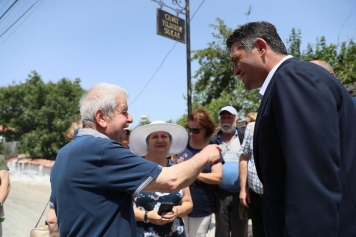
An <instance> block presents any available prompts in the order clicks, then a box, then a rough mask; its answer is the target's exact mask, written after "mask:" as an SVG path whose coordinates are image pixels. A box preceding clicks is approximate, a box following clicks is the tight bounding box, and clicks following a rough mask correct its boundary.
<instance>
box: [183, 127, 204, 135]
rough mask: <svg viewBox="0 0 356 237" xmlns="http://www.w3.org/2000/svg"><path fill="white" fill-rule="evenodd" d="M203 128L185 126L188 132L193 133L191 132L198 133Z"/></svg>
mask: <svg viewBox="0 0 356 237" xmlns="http://www.w3.org/2000/svg"><path fill="white" fill-rule="evenodd" d="M203 129H204V128H190V127H187V131H188V133H193V134H199V133H200V131H201V130H203Z"/></svg>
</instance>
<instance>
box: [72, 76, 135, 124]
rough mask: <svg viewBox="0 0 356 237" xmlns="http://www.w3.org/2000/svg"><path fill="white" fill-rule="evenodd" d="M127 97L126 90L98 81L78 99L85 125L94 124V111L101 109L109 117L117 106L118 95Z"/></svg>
mask: <svg viewBox="0 0 356 237" xmlns="http://www.w3.org/2000/svg"><path fill="white" fill-rule="evenodd" d="M119 95H122V96H123V97H124V98H125V99H127V98H128V97H129V94H128V93H127V91H126V90H124V89H122V88H121V87H119V86H117V85H113V84H109V83H99V84H96V85H94V86H93V87H92V88H90V89H89V91H88V92H86V93H85V94H84V95H83V96H82V97H81V99H80V101H79V108H80V116H81V119H82V121H83V125H84V126H86V127H94V126H95V111H96V110H98V109H101V110H102V111H103V113H104V114H105V115H107V116H109V117H110V118H111V117H112V116H113V114H114V112H115V110H116V108H117V106H118V102H119V100H118V96H119Z"/></svg>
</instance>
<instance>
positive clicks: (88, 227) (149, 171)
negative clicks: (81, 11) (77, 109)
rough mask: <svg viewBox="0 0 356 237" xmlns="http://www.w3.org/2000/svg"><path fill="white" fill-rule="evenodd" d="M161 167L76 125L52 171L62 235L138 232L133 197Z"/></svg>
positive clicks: (134, 233)
mask: <svg viewBox="0 0 356 237" xmlns="http://www.w3.org/2000/svg"><path fill="white" fill-rule="evenodd" d="M161 171H162V168H161V167H160V166H159V165H157V164H156V163H153V162H150V161H147V160H145V159H143V158H142V157H138V156H136V155H134V154H133V153H132V152H130V151H129V150H128V149H126V148H125V147H123V146H122V145H121V144H119V143H117V142H115V141H113V140H111V139H109V138H108V137H106V136H105V135H103V134H101V133H99V132H97V131H95V130H92V129H79V130H76V132H75V137H74V139H73V140H72V141H71V142H70V143H68V144H67V145H66V146H64V147H63V148H62V149H60V150H59V152H58V155H57V158H56V162H55V164H54V166H53V168H52V171H51V186H52V193H51V202H53V204H54V208H55V210H56V214H57V219H58V226H59V231H60V233H61V236H110V237H112V236H136V221H135V216H134V212H133V208H132V197H135V196H137V195H138V193H139V192H140V191H141V190H142V189H143V188H144V187H145V186H146V185H147V184H149V183H150V182H151V181H152V180H153V179H155V178H157V176H158V175H159V174H160V172H161Z"/></svg>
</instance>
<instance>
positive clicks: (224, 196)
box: [212, 106, 248, 237]
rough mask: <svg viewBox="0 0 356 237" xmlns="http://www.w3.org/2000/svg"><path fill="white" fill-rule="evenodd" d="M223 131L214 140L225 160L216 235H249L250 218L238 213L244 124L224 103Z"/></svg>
mask: <svg viewBox="0 0 356 237" xmlns="http://www.w3.org/2000/svg"><path fill="white" fill-rule="evenodd" d="M219 121H220V131H219V132H218V133H217V134H216V135H215V136H214V137H213V138H212V142H213V143H215V144H218V145H219V146H220V148H221V149H222V155H223V157H224V160H225V164H224V165H223V178H222V181H221V183H220V184H219V185H218V187H217V189H216V194H217V200H216V210H215V219H216V228H215V236H216V237H230V236H231V237H234V236H239V237H240V236H241V237H247V234H248V220H242V219H240V217H239V205H240V200H239V192H240V183H239V180H238V177H239V172H238V171H239V156H240V153H239V149H240V144H241V143H242V141H243V138H244V128H237V127H236V121H237V112H236V109H235V108H234V107H232V106H225V107H223V108H222V109H221V110H220V112H219Z"/></svg>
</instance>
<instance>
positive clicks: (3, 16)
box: [0, 0, 18, 20]
mask: <svg viewBox="0 0 356 237" xmlns="http://www.w3.org/2000/svg"><path fill="white" fill-rule="evenodd" d="M17 1H18V0H15V2H13V3H12V4H11V6H10V7H9V8H8V9H7V10H6V11H5V12H4V14H2V16H0V20H1V18H3V17H4V16H5V15H6V13H7V12H8V11H9V10H10V9H11V8H12V7H13V6H14V5H15V3H16V2H17Z"/></svg>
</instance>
